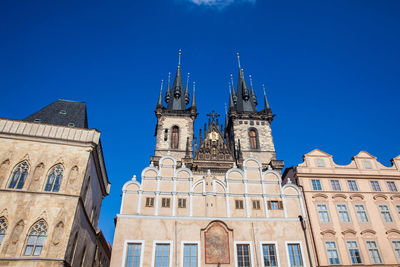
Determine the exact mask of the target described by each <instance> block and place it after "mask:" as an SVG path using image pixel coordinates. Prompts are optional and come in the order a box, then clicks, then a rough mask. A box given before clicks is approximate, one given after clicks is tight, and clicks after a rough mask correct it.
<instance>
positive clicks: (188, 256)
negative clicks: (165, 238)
mask: <svg viewBox="0 0 400 267" xmlns="http://www.w3.org/2000/svg"><path fill="white" fill-rule="evenodd" d="M197 258H198V255H197V244H185V247H184V259H183V267H197Z"/></svg>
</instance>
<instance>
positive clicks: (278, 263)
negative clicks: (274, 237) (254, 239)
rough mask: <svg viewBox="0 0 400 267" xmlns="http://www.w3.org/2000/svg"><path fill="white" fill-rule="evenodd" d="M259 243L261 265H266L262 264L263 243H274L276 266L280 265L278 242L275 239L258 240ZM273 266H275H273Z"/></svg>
mask: <svg viewBox="0 0 400 267" xmlns="http://www.w3.org/2000/svg"><path fill="white" fill-rule="evenodd" d="M259 245H260V259H261V267H268V266H265V264H264V251H263V245H274V246H275V257H276V267H280V266H281V265H280V260H279V249H278V242H276V241H259ZM273 267H275V266H273Z"/></svg>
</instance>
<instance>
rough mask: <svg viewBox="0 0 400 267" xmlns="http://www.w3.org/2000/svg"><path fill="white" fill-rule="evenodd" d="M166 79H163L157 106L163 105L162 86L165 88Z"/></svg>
mask: <svg viewBox="0 0 400 267" xmlns="http://www.w3.org/2000/svg"><path fill="white" fill-rule="evenodd" d="M163 84H164V80H161V88H160V95H159V96H158V102H157V107H162V88H163Z"/></svg>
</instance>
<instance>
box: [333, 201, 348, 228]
mask: <svg viewBox="0 0 400 267" xmlns="http://www.w3.org/2000/svg"><path fill="white" fill-rule="evenodd" d="M339 206H344V207H345V210H340V209H339ZM336 209H337V212H338V215H339V220H340V222H341V223H349V222H351V217H350V213H349V209H348V208H347V204H344V203H338V204H336ZM341 214H347V218H348V219H349V220H348V221H344V220H342V216H341Z"/></svg>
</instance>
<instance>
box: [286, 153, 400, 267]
mask: <svg viewBox="0 0 400 267" xmlns="http://www.w3.org/2000/svg"><path fill="white" fill-rule="evenodd" d="M283 177H284V178H283V180H284V181H283V182H284V183H287V182H290V183H292V184H297V185H298V186H299V187H300V188H301V189H302V192H303V195H304V198H303V199H304V202H305V206H306V209H307V213H308V218H309V221H308V222H309V227H308V228H307V229H308V230H309V231H310V232H309V234H310V236H311V237H312V238H311V239H310V246H312V247H313V255H314V257H313V260H314V262H315V266H329V265H340V266H352V265H366V266H399V264H400V193H399V190H398V188H399V186H400V156H397V157H396V158H394V159H392V165H391V166H389V167H388V166H384V165H383V164H381V163H380V162H378V161H377V159H376V158H375V157H374V156H371V155H370V154H369V153H367V152H364V151H361V152H360V153H359V154H358V155H356V156H354V157H353V159H352V161H351V162H350V163H349V164H348V165H339V164H336V163H335V162H334V161H333V157H332V155H329V154H327V153H325V152H323V151H320V150H318V149H316V150H313V151H311V152H310V153H308V154H306V155H304V162H303V163H301V164H299V165H298V166H296V167H292V168H288V169H286V170H285V172H284V174H283Z"/></svg>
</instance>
